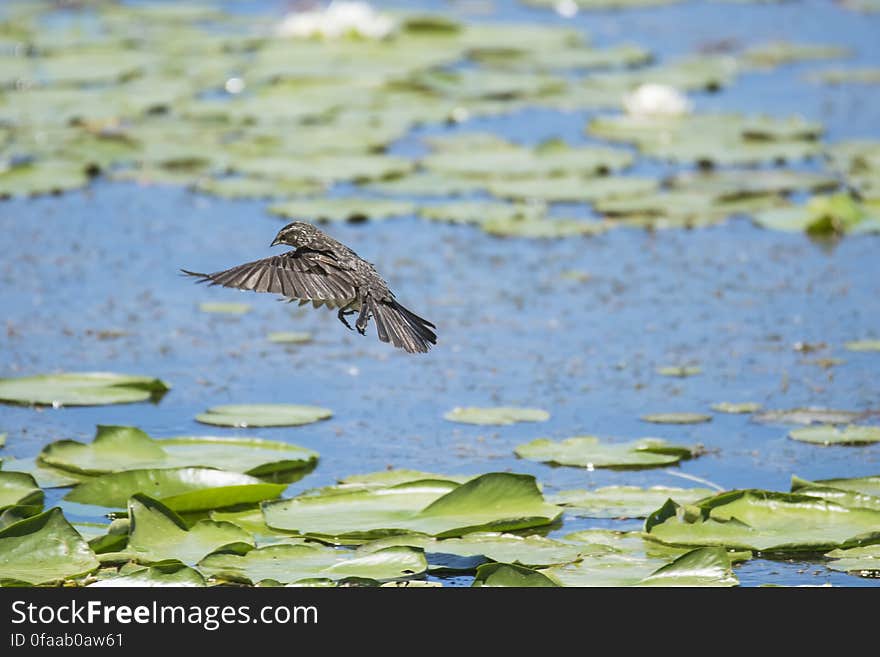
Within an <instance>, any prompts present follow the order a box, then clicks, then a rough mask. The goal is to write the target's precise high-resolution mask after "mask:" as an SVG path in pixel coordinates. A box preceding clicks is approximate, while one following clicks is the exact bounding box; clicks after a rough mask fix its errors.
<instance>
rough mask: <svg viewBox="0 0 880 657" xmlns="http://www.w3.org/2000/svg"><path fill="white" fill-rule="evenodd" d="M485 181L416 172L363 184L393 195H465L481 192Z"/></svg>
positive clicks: (368, 187)
mask: <svg viewBox="0 0 880 657" xmlns="http://www.w3.org/2000/svg"><path fill="white" fill-rule="evenodd" d="M484 186H485V183H484V182H479V181H472V180H466V179H463V178H458V177H456V176H450V175H444V174H440V173H433V172H422V173H414V174H410V175H408V176H402V177H400V178H391V179H389V180H380V181H376V182H371V183H368V184H366V185H364V186H363V189H366V190H369V191H371V192H378V193H380V194H388V195H393V196H400V195H404V196H439V197H446V196H463V195H466V194H473V193H474V192H479V191H480V190H482V189H483V188H484Z"/></svg>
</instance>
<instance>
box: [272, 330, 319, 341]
mask: <svg viewBox="0 0 880 657" xmlns="http://www.w3.org/2000/svg"><path fill="white" fill-rule="evenodd" d="M267 337H268V340H269V342H275V343H276V344H305V343H306V342H311V341H312V334H311V333H307V332H305V331H276V332H274V333H270V334H269V335H268V336H267Z"/></svg>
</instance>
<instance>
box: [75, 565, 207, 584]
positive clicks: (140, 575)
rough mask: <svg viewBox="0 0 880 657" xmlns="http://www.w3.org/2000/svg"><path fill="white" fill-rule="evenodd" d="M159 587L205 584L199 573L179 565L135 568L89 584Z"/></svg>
mask: <svg viewBox="0 0 880 657" xmlns="http://www.w3.org/2000/svg"><path fill="white" fill-rule="evenodd" d="M160 586H174V587H201V586H206V584H205V578H204V577H202V574H201V573H200V572H199V571H197V570H195V569H194V568H190V567H189V566H184V565H182V564H179V563H171V564H167V565H165V564H162V565H156V566H150V567H148V568H136V569H133V570H130V571H128V572H126V573H125V574H121V573H120V574H119V575H117V576H115V577H107V578H106V579H99V580H98V581H97V582H95V583H93V584H89V587H91V588H116V587H123V588H128V587H137V588H146V587H150V588H152V587H160Z"/></svg>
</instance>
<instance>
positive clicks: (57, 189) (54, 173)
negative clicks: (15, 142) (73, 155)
mask: <svg viewBox="0 0 880 657" xmlns="http://www.w3.org/2000/svg"><path fill="white" fill-rule="evenodd" d="M88 184H89V176H88V174H87V173H86V170H85V167H84V166H83V165H82V164H80V163H78V162H67V161H64V160H57V161H45V162H34V163H33V164H22V165H19V166H15V167H11V168H9V169H6V170H2V169H0V198H3V197H9V196H37V195H39V194H60V193H61V192H67V191H70V190H72V189H79V188H81V187H85V186H86V185H88Z"/></svg>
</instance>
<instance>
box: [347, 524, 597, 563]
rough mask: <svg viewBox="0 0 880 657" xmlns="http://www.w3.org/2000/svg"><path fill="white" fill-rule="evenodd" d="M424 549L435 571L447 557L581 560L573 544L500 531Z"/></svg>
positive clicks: (433, 543)
mask: <svg viewBox="0 0 880 657" xmlns="http://www.w3.org/2000/svg"><path fill="white" fill-rule="evenodd" d="M364 547H367V546H364ZM361 549H363V547H362V548H361ZM423 549H424V550H425V553H426V554H428V556H429V563H430V564H431V566H432V568H434V567H435V565H436V564H442V561H440V560H439V559H438V557H440V556H445V555H454V556H456V557H485V558H486V559H491V560H492V561H498V562H503V563H513V564H518V565H521V566H530V567H538V566H551V565H554V564H563V563H570V562H572V561H577V559H578V558H580V549H579V548H578V547H577V546H575V545H571V544H570V543H563V542H562V541H556V540H553V539H551V538H545V537H543V536H517V535H515V534H502V533H498V532H474V533H471V534H466V535H464V536H462V537H461V538H444V539H442V540H429V541H427V542H425V543H424V546H423ZM434 569H438V568H434Z"/></svg>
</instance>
